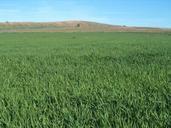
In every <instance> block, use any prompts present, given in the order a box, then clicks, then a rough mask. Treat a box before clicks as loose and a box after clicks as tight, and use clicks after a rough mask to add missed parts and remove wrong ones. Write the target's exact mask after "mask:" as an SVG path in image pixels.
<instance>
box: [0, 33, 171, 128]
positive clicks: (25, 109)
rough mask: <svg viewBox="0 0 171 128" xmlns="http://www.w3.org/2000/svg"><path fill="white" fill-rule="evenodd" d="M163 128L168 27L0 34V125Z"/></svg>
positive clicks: (170, 116) (170, 47) (167, 103)
mask: <svg viewBox="0 0 171 128" xmlns="http://www.w3.org/2000/svg"><path fill="white" fill-rule="evenodd" d="M58 127H59V128H60V127H61V128H93V127H94V128H115V127H116V128H170V127H171V34H170V33H143V32H141V33H135V32H132V33H131V32H111V33H104V32H99V33H98V32H96V33H0V128H58Z"/></svg>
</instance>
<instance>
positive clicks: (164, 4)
mask: <svg viewBox="0 0 171 128" xmlns="http://www.w3.org/2000/svg"><path fill="white" fill-rule="evenodd" d="M65 20H86V21H95V22H102V23H109V24H114V25H128V26H151V27H169V28H171V0H0V22H5V21H35V22H39V21H46V22H47V21H65Z"/></svg>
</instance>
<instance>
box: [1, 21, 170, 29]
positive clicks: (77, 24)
mask: <svg viewBox="0 0 171 128" xmlns="http://www.w3.org/2000/svg"><path fill="white" fill-rule="evenodd" d="M114 31H135V32H136V31H140V32H141V31H142V32H144V31H145V32H160V31H170V30H169V29H160V28H148V27H127V26H119V25H108V24H102V23H96V22H88V21H63V22H5V23H0V32H114Z"/></svg>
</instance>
